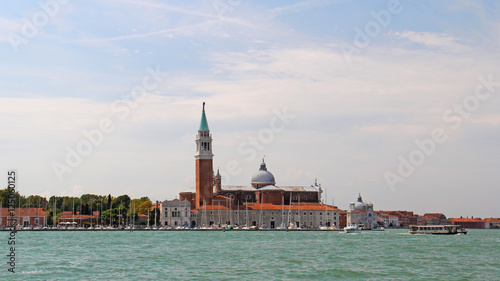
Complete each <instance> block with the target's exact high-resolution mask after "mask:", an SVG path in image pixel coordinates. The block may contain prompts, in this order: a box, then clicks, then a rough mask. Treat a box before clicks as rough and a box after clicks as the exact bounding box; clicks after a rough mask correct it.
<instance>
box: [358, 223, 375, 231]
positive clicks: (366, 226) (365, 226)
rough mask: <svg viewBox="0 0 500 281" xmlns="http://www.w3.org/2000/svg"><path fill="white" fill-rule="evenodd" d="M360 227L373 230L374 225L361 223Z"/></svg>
mask: <svg viewBox="0 0 500 281" xmlns="http://www.w3.org/2000/svg"><path fill="white" fill-rule="evenodd" d="M359 227H360V228H361V230H372V227H371V226H369V225H367V224H363V225H360V226H359Z"/></svg>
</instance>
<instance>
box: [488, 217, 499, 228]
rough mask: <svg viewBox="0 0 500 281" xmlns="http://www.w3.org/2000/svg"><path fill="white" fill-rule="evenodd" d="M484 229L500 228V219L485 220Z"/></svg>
mask: <svg viewBox="0 0 500 281" xmlns="http://www.w3.org/2000/svg"><path fill="white" fill-rule="evenodd" d="M484 228H496V229H498V228H500V218H485V219H484Z"/></svg>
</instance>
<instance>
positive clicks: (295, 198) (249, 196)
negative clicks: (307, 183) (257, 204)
mask: <svg viewBox="0 0 500 281" xmlns="http://www.w3.org/2000/svg"><path fill="white" fill-rule="evenodd" d="M226 197H227V198H231V199H234V195H233V194H232V193H227V194H226ZM244 199H246V200H253V196H252V195H247V196H246V197H245V198H244ZM307 199H308V198H307V196H304V197H303V198H302V200H304V201H307ZM285 201H286V199H285ZM292 201H299V197H298V196H292Z"/></svg>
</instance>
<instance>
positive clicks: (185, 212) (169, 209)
mask: <svg viewBox="0 0 500 281" xmlns="http://www.w3.org/2000/svg"><path fill="white" fill-rule="evenodd" d="M161 206H162V208H163V210H162V213H163V214H162V216H161V225H164V226H172V227H177V226H189V225H190V224H191V203H190V202H189V201H188V200H184V201H181V200H179V199H174V200H170V201H169V200H165V201H163V202H162V204H161Z"/></svg>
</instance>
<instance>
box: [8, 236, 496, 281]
mask: <svg viewBox="0 0 500 281" xmlns="http://www.w3.org/2000/svg"><path fill="white" fill-rule="evenodd" d="M8 234H9V233H8V232H2V237H3V239H4V241H5V242H4V244H3V245H4V247H3V249H4V250H3V251H4V253H5V254H3V255H2V256H3V257H4V258H3V259H4V261H3V262H2V263H1V264H2V268H1V270H2V273H1V274H0V278H2V279H4V280H155V279H162V280H187V279H189V280H234V279H242V280H338V279H352V280H367V279H372V280H379V279H394V280H471V279H474V280H500V231H498V230H469V233H468V234H467V235H451V236H448V235H443V236H439V235H409V234H407V230H386V231H384V232H363V233H360V234H345V233H341V232H323V231H308V232H292V231H289V232H270V231H226V232H219V231H217V232H214V231H134V232H127V231H95V232H81V231H72V232H69V231H68V232H64V231H54V232H52V231H43V232H30V231H25V232H18V233H17V235H16V252H15V254H16V273H14V274H12V273H9V272H8V271H7V269H8V268H9V266H8V265H7V264H6V262H7V260H8V258H7V257H6V254H8V245H7V237H8Z"/></svg>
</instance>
